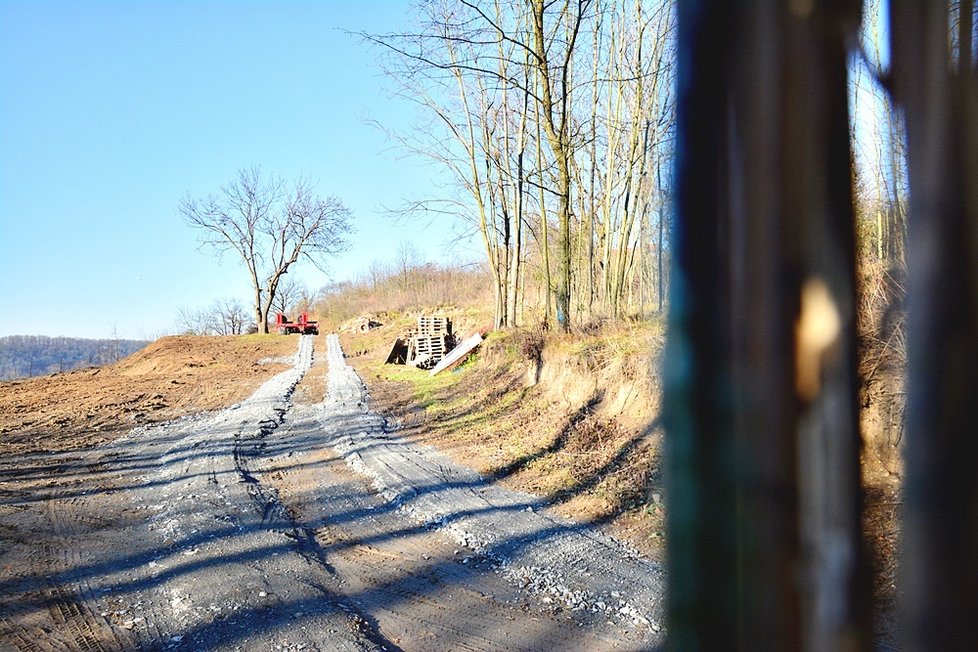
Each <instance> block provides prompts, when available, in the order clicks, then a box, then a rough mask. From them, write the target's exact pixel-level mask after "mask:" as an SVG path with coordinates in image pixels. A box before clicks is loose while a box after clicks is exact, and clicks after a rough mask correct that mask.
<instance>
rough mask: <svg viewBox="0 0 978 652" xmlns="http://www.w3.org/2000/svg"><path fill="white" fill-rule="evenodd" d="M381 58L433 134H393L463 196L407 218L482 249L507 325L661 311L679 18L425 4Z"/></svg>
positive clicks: (373, 37)
mask: <svg viewBox="0 0 978 652" xmlns="http://www.w3.org/2000/svg"><path fill="white" fill-rule="evenodd" d="M412 15H414V16H416V17H417V25H416V29H414V30H413V31H404V32H400V33H391V34H363V35H362V36H363V37H364V38H365V39H366V40H368V41H369V42H371V43H375V44H377V45H379V46H381V48H382V51H383V52H384V57H383V60H384V65H385V67H386V70H387V72H388V74H389V76H390V78H391V80H393V81H394V83H396V84H397V85H398V91H399V95H400V96H401V97H404V98H406V99H408V100H410V101H413V102H415V103H416V104H417V106H418V108H419V109H420V111H419V114H418V115H419V125H418V128H417V129H415V130H413V131H411V132H408V133H395V134H392V136H393V137H395V138H396V139H397V140H398V141H399V142H400V144H401V145H402V146H403V147H404V148H406V149H407V150H409V151H412V152H414V153H417V154H419V155H422V156H425V157H428V158H430V159H432V160H434V161H436V162H437V163H438V164H439V165H440V166H442V167H443V169H444V170H446V171H447V172H449V173H450V175H451V177H452V179H453V180H454V182H455V184H456V190H457V191H458V192H457V193H456V194H453V195H452V196H450V197H447V198H442V199H437V200H428V201H421V202H417V203H415V204H412V205H409V206H407V207H405V210H406V211H407V212H409V213H411V212H425V213H428V214H430V213H431V212H432V211H435V212H444V213H449V214H451V215H453V216H457V217H461V218H462V219H465V220H467V221H468V222H469V223H470V224H471V225H472V226H473V228H474V229H475V231H476V232H478V233H479V234H480V236H481V239H482V242H483V245H484V250H485V254H486V260H487V262H488V267H489V270H490V273H491V277H492V286H493V291H494V309H495V322H496V325H497V326H515V325H517V323H518V322H519V321H520V315H521V313H522V312H523V310H522V304H523V302H524V300H525V297H526V295H527V294H528V293H527V285H528V283H529V284H530V285H531V286H536V287H538V288H540V291H539V293H538V294H539V295H540V297H541V298H540V301H539V305H538V306H534V309H535V312H536V314H535V315H534V318H535V319H538V320H541V321H543V322H544V323H547V324H551V325H553V324H556V325H559V327H560V328H562V329H565V330H567V329H569V328H571V325H572V324H573V323H575V322H576V321H579V320H587V319H591V318H594V317H611V318H617V317H620V316H623V315H624V314H626V313H644V312H647V311H650V310H655V309H658V310H661V309H662V307H663V302H664V286H665V283H666V277H667V265H666V262H665V261H664V257H663V252H664V250H665V249H666V248H667V246H668V245H667V243H668V228H667V226H666V222H667V216H666V204H667V194H666V190H665V189H666V188H667V187H668V185H669V183H668V167H669V160H670V156H669V152H670V147H671V145H670V141H671V134H672V127H673V124H674V120H673V118H672V114H673V95H674V92H673V87H674V84H673V69H674V65H673V61H674V52H673V49H674V46H673V41H672V39H671V34H672V32H673V31H674V22H675V11H674V7H673V5H672V3H670V2H647V1H635V0H576V1H570V0H567V1H565V2H559V3H554V2H544V1H543V0H527V1H521V2H505V1H502V0H496V1H495V2H469V1H465V0H463V1H461V2H444V1H442V0H426V1H423V2H420V3H418V4H417V6H416V7H415V8H414V10H413V12H412Z"/></svg>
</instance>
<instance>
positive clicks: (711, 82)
mask: <svg viewBox="0 0 978 652" xmlns="http://www.w3.org/2000/svg"><path fill="white" fill-rule="evenodd" d="M732 7H733V5H732V4H728V3H725V2H708V1H705V0H700V1H697V0H691V1H688V2H680V3H678V5H677V9H678V12H679V13H678V30H679V32H678V75H677V83H678V89H677V103H678V115H677V125H676V132H677V133H676V136H677V148H676V166H677V169H676V192H675V205H676V213H677V218H678V219H677V220H676V221H675V223H674V229H675V230H674V235H673V239H672V243H673V268H672V273H671V283H670V304H669V338H668V343H667V352H666V363H665V364H666V369H665V375H666V389H665V393H666V397H665V402H666V408H665V414H664V418H665V421H666V424H667V425H666V429H667V441H666V446H667V456H666V464H667V471H666V472H667V477H668V483H669V485H668V486H669V491H668V493H667V497H668V500H669V508H668V509H667V511H666V514H667V519H668V537H669V538H668V541H669V562H668V567H669V622H668V625H667V627H668V631H669V644H670V647H671V648H673V649H677V650H695V649H722V648H723V647H724V646H726V645H729V644H730V642H731V641H735V640H736V639H737V636H738V634H737V628H738V620H737V550H736V546H735V545H734V542H735V538H736V508H737V496H736V483H735V479H734V476H735V470H736V463H735V460H734V439H733V431H732V428H731V423H732V405H731V397H730V391H731V387H730V377H729V376H730V371H729V357H728V356H729V350H730V345H729V342H728V339H729V332H728V331H727V329H726V327H727V325H728V323H729V320H728V318H727V317H728V306H727V297H728V293H727V291H726V289H727V286H728V279H727V274H726V270H727V267H728V265H727V260H726V259H727V252H726V250H725V248H724V243H725V241H726V230H727V215H726V209H727V194H726V193H727V185H726V176H727V173H726V166H725V164H724V161H725V159H726V147H727V144H726V132H725V127H726V121H727V119H728V110H729V104H728V101H727V71H726V69H725V65H724V64H725V62H726V61H728V60H729V55H730V53H731V50H732V34H731V33H730V31H729V29H728V28H729V23H730V19H731V18H732V16H733V13H734V12H733V10H732Z"/></svg>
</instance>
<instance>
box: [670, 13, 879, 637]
mask: <svg viewBox="0 0 978 652" xmlns="http://www.w3.org/2000/svg"><path fill="white" fill-rule="evenodd" d="M849 8H850V4H849V3H848V2H847V1H846V0H822V1H818V0H816V1H815V2H812V3H808V4H806V6H805V10H804V11H796V7H795V6H794V5H792V4H788V3H781V2H777V1H775V0H771V1H761V2H757V3H755V4H752V5H750V7H749V8H747V7H743V6H741V5H738V4H737V3H728V2H724V1H721V0H715V1H713V2H710V1H703V2H699V3H692V2H691V3H681V4H680V5H679V16H680V22H679V24H680V34H679V40H678V43H679V65H680V70H679V120H678V127H677V129H678V147H679V151H678V160H679V163H678V168H677V174H678V178H677V220H678V223H677V225H676V239H675V241H674V251H675V259H674V260H675V268H674V270H673V288H674V294H673V297H672V301H671V306H670V307H671V311H670V312H671V318H670V319H671V328H672V332H671V335H670V343H669V345H668V347H669V348H668V351H667V363H666V364H667V370H669V376H668V378H667V386H666V400H665V405H666V427H667V447H668V458H667V459H668V473H669V477H670V478H671V488H670V492H669V496H670V500H671V505H670V507H669V509H668V510H667V516H668V519H669V537H670V553H671V554H670V607H669V613H670V625H669V631H670V638H671V643H672V644H673V646H674V647H676V648H677V649H729V648H738V649H753V648H755V647H757V646H759V645H760V646H763V647H765V648H770V649H811V650H829V649H831V650H854V649H867V648H868V645H869V633H870V626H869V617H868V615H869V610H868V603H869V582H868V579H869V576H868V572H867V564H866V556H865V553H864V551H863V548H862V543H861V541H862V539H861V535H860V526H861V492H860V484H859V441H860V440H859V433H858V428H857V424H858V421H857V417H858V404H857V400H856V399H857V392H858V383H857V379H856V374H855V359H856V358H855V351H856V348H855V344H856V338H855V292H854V269H855V246H854V229H853V220H852V208H851V192H850V174H849V171H850V167H849V142H848V134H849V131H848V117H847V108H846V107H847V89H846V61H847V53H846V50H845V47H844V39H845V38H846V37H847V35H849V34H850V33H851V30H853V29H854V28H855V27H856V25H857V24H858V13H857V14H856V15H855V16H852V15H851V14H850V13H849V11H848V9H849Z"/></svg>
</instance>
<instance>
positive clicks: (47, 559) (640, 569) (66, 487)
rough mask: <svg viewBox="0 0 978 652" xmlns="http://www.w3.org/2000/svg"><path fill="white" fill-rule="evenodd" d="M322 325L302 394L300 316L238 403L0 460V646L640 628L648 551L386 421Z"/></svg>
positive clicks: (608, 636)
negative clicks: (323, 375)
mask: <svg viewBox="0 0 978 652" xmlns="http://www.w3.org/2000/svg"><path fill="white" fill-rule="evenodd" d="M319 341H320V342H322V341H323V338H320V339H319ZM325 341H326V344H327V346H326V349H327V350H326V351H325V355H326V359H327V362H328V375H327V381H328V391H327V396H326V400H325V401H324V402H323V403H322V404H319V405H296V404H294V403H293V401H292V398H291V397H292V392H293V389H294V388H295V386H296V384H297V383H298V382H299V381H300V380H301V379H302V377H303V376H304V375H305V374H307V373H308V372H309V371H310V368H311V365H312V362H313V342H314V340H313V338H312V337H309V336H302V337H300V338H299V346H298V350H297V352H296V354H295V356H294V359H293V360H292V366H291V368H290V369H289V370H287V371H285V372H283V373H281V374H279V375H277V376H275V377H274V378H272V379H271V380H269V381H267V382H266V383H265V384H264V385H262V386H261V387H260V388H259V389H258V391H256V392H255V393H254V394H253V395H252V396H251V397H250V398H248V399H247V400H245V401H242V402H241V403H239V404H237V405H234V406H232V407H230V408H228V409H225V410H222V411H220V412H217V413H213V414H209V415H201V416H197V417H193V418H186V419H181V420H177V421H174V422H170V423H166V424H164V425H161V426H154V427H147V428H137V429H135V430H133V431H131V432H130V433H129V434H128V435H127V436H126V437H124V438H123V439H121V440H117V441H115V442H113V443H111V444H106V445H104V446H100V447H97V448H94V449H80V450H74V451H71V450H69V451H63V452H59V453H56V454H41V453H37V454H30V455H26V456H24V459H21V460H18V461H17V469H18V473H21V474H22V475H21V481H20V482H14V481H13V480H10V479H9V478H12V476H9V477H8V476H6V475H3V473H0V475H2V476H3V477H4V478H8V480H7V481H4V482H3V483H2V484H3V485H4V486H3V487H2V488H4V489H5V491H4V493H3V494H0V517H4V518H6V515H8V514H14V513H16V514H17V515H18V519H17V521H16V527H17V528H23V529H24V531H26V532H36V533H37V536H36V537H34V538H33V539H31V537H23V536H21V537H19V538H11V540H17V541H21V543H17V544H15V545H14V546H13V547H12V548H11V549H8V550H4V551H2V552H0V568H2V573H0V649H4V650H6V649H12V650H41V651H46V650H117V649H174V650H177V649H179V650H184V649H185V650H237V649H240V650H426V651H427V650H435V651H437V650H545V649H547V650H549V649H559V650H613V649H621V650H640V649H649V648H651V647H654V646H655V645H656V644H657V643H659V642H660V640H661V637H662V631H661V629H660V622H661V617H662V599H663V594H664V578H663V574H662V571H661V569H660V568H659V567H658V566H657V565H655V564H653V563H651V562H649V561H647V560H644V559H643V558H641V557H640V556H639V555H638V554H636V553H635V551H633V550H630V549H629V548H628V547H627V546H625V545H623V544H621V543H619V542H617V541H615V540H613V539H611V538H610V537H607V536H605V535H603V534H601V533H599V532H597V531H595V530H594V529H592V528H590V527H587V526H583V525H579V524H575V523H572V522H569V521H566V520H563V519H560V518H557V517H555V516H553V515H550V514H548V513H547V511H546V510H545V509H542V508H541V506H540V501H539V500H538V499H537V498H536V497H534V496H531V495H528V494H522V493H517V492H513V491H509V490H506V489H504V488H502V487H499V486H498V485H496V484H494V483H492V482H491V481H488V480H486V479H484V478H482V477H481V476H479V475H478V474H476V473H475V472H473V471H471V470H469V469H466V468H463V467H460V466H458V465H456V464H453V463H452V462H450V461H449V460H447V459H446V458H445V457H444V456H442V455H440V454H439V453H437V451H434V450H431V449H427V448H420V447H417V446H414V445H411V444H409V443H407V442H405V441H404V440H402V439H400V438H399V437H398V436H397V433H396V431H394V432H391V431H389V430H388V429H385V420H384V418H383V417H382V416H380V415H377V414H374V413H372V412H371V411H370V409H369V398H368V395H367V392H366V390H365V388H364V385H363V384H362V382H361V381H360V379H359V378H358V377H357V375H356V373H355V372H354V371H353V370H352V369H351V368H350V367H349V366H348V365H347V364H346V363H345V361H344V359H343V354H342V351H341V350H340V347H339V343H338V340H337V339H336V337H335V336H329V337H328V338H325ZM317 368H320V367H317ZM0 467H2V465H0ZM0 471H4V472H5V467H4V468H0ZM5 523H6V524H8V525H5V526H6V527H14V526H13V525H9V524H12V523H13V521H12V520H9V521H7V520H4V521H0V524H5ZM13 548H17V549H13ZM12 560H17V561H18V563H16V564H12V563H9V562H11V561H12Z"/></svg>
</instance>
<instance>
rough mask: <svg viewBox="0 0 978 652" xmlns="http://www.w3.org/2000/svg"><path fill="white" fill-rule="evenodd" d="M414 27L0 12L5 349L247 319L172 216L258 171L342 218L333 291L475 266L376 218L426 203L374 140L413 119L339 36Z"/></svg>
mask: <svg viewBox="0 0 978 652" xmlns="http://www.w3.org/2000/svg"><path fill="white" fill-rule="evenodd" d="M408 19H409V13H408V2H406V1H402V0H391V1H381V0H375V1H373V2H367V1H360V2H345V1H340V0H337V1H327V0H319V1H308V2H298V1H288V2H270V1H269V2H247V1H234V2H231V1H226V2H217V1H201V2H191V1H179V0H169V1H165V2H164V1H160V2H149V1H146V0H141V1H140V2H130V1H123V0H119V1H117V2H98V1H88V2H68V1H65V2H33V1H28V0H3V1H0V284H2V289H3V297H4V299H5V301H4V305H5V308H4V310H3V317H2V319H0V335H9V334H43V335H70V336H77V337H107V336H110V335H111V334H113V333H117V334H118V335H119V336H123V337H139V338H142V337H147V338H148V337H154V336H156V335H159V334H161V333H163V332H166V331H168V330H170V329H172V327H173V322H174V317H175V313H176V310H177V308H179V307H181V306H186V307H200V306H204V305H206V304H208V303H210V302H211V301H213V300H214V299H217V298H221V297H239V298H241V299H242V300H243V301H246V299H247V297H248V296H249V294H248V284H247V279H246V277H245V276H244V274H243V273H242V269H241V267H240V266H239V264H238V262H237V261H236V260H234V259H233V258H231V257H225V259H224V260H223V261H220V262H218V261H217V260H216V259H215V258H214V257H213V256H212V255H210V254H207V253H202V252H199V251H198V243H197V234H196V233H195V232H194V231H192V230H191V229H189V228H188V227H187V226H185V225H184V224H183V222H182V221H181V220H180V218H179V216H178V214H177V205H178V203H179V200H180V198H181V197H183V196H184V195H185V194H186V193H188V192H189V193H190V194H191V195H194V196H201V195H205V194H207V193H210V192H216V191H217V190H218V189H219V188H220V186H221V185H222V184H224V183H225V182H227V181H229V180H230V179H232V178H233V177H234V176H235V173H236V171H237V170H238V169H239V168H241V167H245V166H251V165H256V164H257V165H261V166H262V168H263V170H264V171H266V172H272V173H275V174H279V175H282V176H284V177H286V178H292V177H295V176H298V175H300V174H304V175H307V176H309V177H311V178H313V179H317V180H319V184H320V185H319V191H320V193H321V194H324V195H325V194H335V195H337V196H339V197H340V198H341V199H342V200H343V201H344V202H345V203H346V205H347V206H348V207H349V208H350V209H351V210H352V211H353V213H354V217H355V223H356V226H357V229H358V232H357V234H356V236H355V238H354V240H355V241H354V246H353V248H352V250H351V251H350V252H349V253H347V254H344V255H343V256H342V257H340V258H338V259H337V260H335V261H334V262H333V263H332V264H331V265H330V272H331V275H332V277H333V278H334V279H337V280H342V279H348V278H353V277H355V276H357V275H358V274H360V273H361V272H363V271H364V270H365V269H366V268H367V267H368V265H370V263H371V262H372V261H375V260H379V261H389V260H393V259H394V258H395V256H396V255H397V251H398V249H399V248H401V247H402V243H404V242H409V243H411V244H412V245H413V246H414V247H415V248H417V250H418V251H419V255H420V256H421V257H422V258H424V259H427V260H434V261H440V262H447V261H448V260H451V259H462V260H475V259H478V256H479V251H478V250H477V249H474V248H473V247H472V246H471V245H470V246H463V247H462V248H461V249H458V248H452V247H447V246H444V245H446V244H447V237H445V236H442V235H440V233H441V232H442V231H443V230H445V231H447V230H449V229H450V228H451V225H450V224H445V225H438V224H436V225H433V226H432V227H429V228H433V229H435V230H437V232H438V233H439V235H434V236H432V235H430V234H429V235H427V236H426V237H421V236H420V235H418V230H419V229H422V228H423V225H418V224H415V225H412V224H404V223H400V222H398V221H396V220H395V219H394V218H393V217H392V216H391V215H390V214H389V213H388V212H387V211H386V210H385V207H394V206H397V205H399V204H401V203H402V202H403V201H404V200H407V199H410V198H414V197H419V196H425V195H430V194H433V193H437V192H438V190H437V189H436V188H435V185H436V184H435V181H434V180H433V179H432V174H433V172H432V171H431V169H430V168H429V167H427V166H426V165H425V164H424V163H423V162H422V161H418V160H415V159H410V158H405V157H403V156H402V155H400V154H399V153H398V152H396V151H392V149H391V147H390V143H388V142H387V141H386V139H385V137H384V135H383V134H382V133H381V132H380V131H379V130H377V129H376V128H374V127H371V126H369V125H368V124H367V120H368V119H376V120H379V121H380V122H382V123H384V124H385V125H391V126H394V127H404V126H406V125H407V124H408V123H409V122H410V118H411V115H412V111H413V109H412V108H411V107H410V105H408V104H407V103H405V102H403V101H399V100H397V99H396V98H392V97H391V96H390V93H389V90H388V86H389V84H388V83H387V81H386V80H385V79H384V78H383V76H382V74H381V73H380V70H379V67H378V66H377V64H376V56H377V53H376V52H375V51H373V50H371V49H370V48H368V47H367V46H365V45H363V44H361V43H359V41H358V39H357V38H356V37H353V36H350V35H348V34H346V33H344V31H343V30H352V31H357V30H366V31H370V32H383V31H389V30H395V29H398V28H399V27H401V26H403V25H404V23H405V21H407V20H408ZM448 249H453V250H454V253H453V254H452V256H445V255H444V254H443V251H445V250H448ZM297 275H298V276H299V277H300V278H302V280H304V281H305V282H306V283H307V285H309V286H310V287H312V288H317V287H320V286H322V285H323V284H325V283H326V282H327V280H328V279H327V278H326V277H325V276H323V275H322V274H320V273H319V272H317V271H315V270H314V269H313V268H311V267H306V268H305V270H304V271H300V272H299V273H298V274H297Z"/></svg>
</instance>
